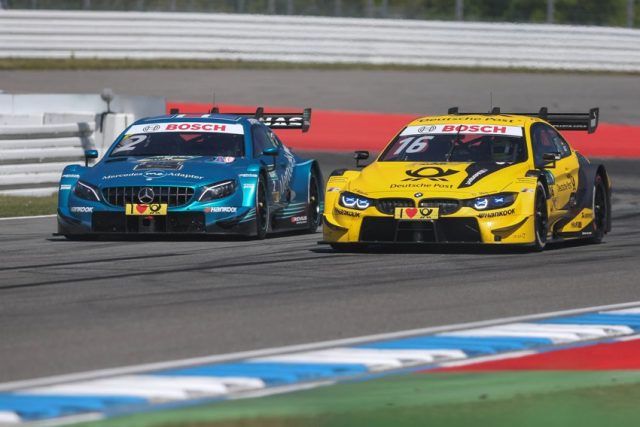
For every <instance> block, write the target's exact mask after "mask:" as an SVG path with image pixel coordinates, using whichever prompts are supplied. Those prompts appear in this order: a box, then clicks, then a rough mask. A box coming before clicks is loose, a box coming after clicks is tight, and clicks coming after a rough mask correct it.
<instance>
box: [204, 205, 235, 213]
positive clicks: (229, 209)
mask: <svg viewBox="0 0 640 427" xmlns="http://www.w3.org/2000/svg"><path fill="white" fill-rule="evenodd" d="M204 211H205V213H236V212H238V208H237V207H235V206H212V207H210V208H205V210H204Z"/></svg>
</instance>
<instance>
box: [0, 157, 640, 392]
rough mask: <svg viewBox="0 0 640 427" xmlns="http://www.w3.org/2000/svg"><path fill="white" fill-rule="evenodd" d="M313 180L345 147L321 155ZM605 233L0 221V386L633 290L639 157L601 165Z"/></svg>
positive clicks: (611, 298) (549, 306)
mask: <svg viewBox="0 0 640 427" xmlns="http://www.w3.org/2000/svg"><path fill="white" fill-rule="evenodd" d="M317 157H318V158H319V160H320V161H321V163H322V165H323V168H324V172H325V175H327V174H328V172H329V171H330V170H331V169H333V168H337V167H342V166H349V165H351V163H352V161H351V159H350V155H349V154H346V153H345V154H327V153H324V154H318V156H317ZM605 164H606V165H607V167H608V168H609V170H610V172H611V175H612V177H613V182H614V185H615V188H616V193H615V198H614V210H615V213H614V229H613V232H612V233H611V234H610V235H608V236H607V237H606V240H605V242H604V243H602V244H600V245H575V244H562V245H556V246H552V247H549V248H548V250H546V251H545V252H543V253H526V252H516V253H511V252H509V251H504V250H488V249H483V248H462V249H458V248H455V249H452V248H438V247H436V248H426V249H423V250H416V249H406V250H402V251H400V252H397V251H396V250H395V249H392V250H388V251H386V252H385V251H384V250H376V251H373V252H370V253H351V254H338V253H334V252H333V251H332V250H331V249H329V248H328V247H326V246H318V245H317V244H316V242H317V241H318V240H319V239H320V238H321V234H319V233H318V234H315V235H304V234H296V235H287V236H282V237H272V238H270V239H267V240H265V241H252V240H244V241H243V240H235V239H191V240H178V241H168V240H159V239H154V240H133V241H96V242H70V241H66V240H64V239H63V238H57V237H52V236H51V233H52V232H54V231H55V218H41V219H17V220H5V221H0V243H1V245H2V248H3V255H2V257H1V258H0V279H1V280H0V337H2V339H0V359H1V365H2V369H0V382H4V381H10V380H18V379H27V378H34V377H40V376H47V375H55V374H64V373H71V372H78V371H84V370H90V369H98V368H107V367H115V366H122V365H128V364H138V363H145V362H155V361H163V360H170V359H176V358H187V357H195V356H203V355H209V354H217V353H227V352H233V351H242V350H251V349H259V348H264V347H273V346H279V345H287V344H301V343H306V342H312V341H320V340H328V339H337V338H343V337H351V336H358V335H365V334H373V333H381V332H387V331H395V330H400V329H411V328H418V327H427V326H436V325H446V324H451V323H459V322H467V321H477V320H486V319H494V318H498V317H503V316H515V315H524V314H533V313H540V312H548V311H554V310H562V309H571V308H579V307H586V306H593V305H601V304H609V303H621V302H627V301H633V300H637V299H638V295H639V292H638V277H640V238H639V236H640V227H638V226H639V225H640V214H639V212H640V191H638V190H637V185H636V184H635V181H637V176H638V172H637V171H638V162H635V161H622V160H615V161H614V160H608V161H605Z"/></svg>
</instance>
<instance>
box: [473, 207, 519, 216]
mask: <svg viewBox="0 0 640 427" xmlns="http://www.w3.org/2000/svg"><path fill="white" fill-rule="evenodd" d="M514 213H516V210H515V209H514V208H511V209H506V210H503V211H497V212H481V213H479V214H478V218H497V217H501V216H509V215H513V214H514Z"/></svg>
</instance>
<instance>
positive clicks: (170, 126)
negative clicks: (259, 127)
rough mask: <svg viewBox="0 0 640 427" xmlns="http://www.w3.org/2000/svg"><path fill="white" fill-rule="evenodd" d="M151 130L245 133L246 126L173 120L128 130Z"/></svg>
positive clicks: (134, 132) (128, 133)
mask: <svg viewBox="0 0 640 427" xmlns="http://www.w3.org/2000/svg"><path fill="white" fill-rule="evenodd" d="M151 132H210V133H232V134H236V135H244V127H243V126H242V125H240V124H236V123H203V122H173V123H152V124H148V125H135V126H131V127H130V128H129V130H127V135H135V134H144V133H151Z"/></svg>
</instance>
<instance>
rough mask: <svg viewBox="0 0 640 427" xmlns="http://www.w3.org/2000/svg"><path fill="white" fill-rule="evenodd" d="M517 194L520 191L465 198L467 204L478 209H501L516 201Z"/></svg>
mask: <svg viewBox="0 0 640 427" xmlns="http://www.w3.org/2000/svg"><path fill="white" fill-rule="evenodd" d="M517 195H518V193H500V194H492V195H490V196H482V197H476V198H475V199H470V200H465V205H466V206H468V207H470V208H473V209H475V210H477V211H486V210H490V209H500V208H505V207H507V206H511V205H512V204H513V202H515V201H516V197H517Z"/></svg>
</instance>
